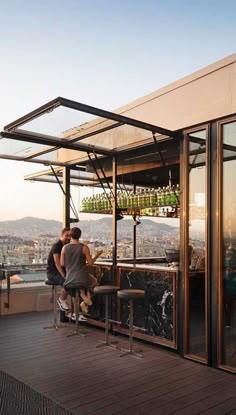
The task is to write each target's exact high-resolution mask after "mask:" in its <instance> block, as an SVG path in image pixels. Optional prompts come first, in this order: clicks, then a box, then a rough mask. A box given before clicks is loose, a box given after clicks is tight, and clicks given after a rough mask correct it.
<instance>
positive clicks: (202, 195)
mask: <svg viewBox="0 0 236 415" xmlns="http://www.w3.org/2000/svg"><path fill="white" fill-rule="evenodd" d="M205 209H206V131H205V130H203V131H198V132H194V133H191V135H189V232H188V236H189V251H188V256H189V272H188V284H187V286H188V293H187V296H188V336H189V337H188V353H189V354H191V355H194V356H196V357H197V358H200V359H204V360H206V357H207V356H206V325H205V313H206V310H205V278H206V276H205V245H206V230H205Z"/></svg>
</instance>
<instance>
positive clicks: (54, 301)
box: [44, 280, 61, 330]
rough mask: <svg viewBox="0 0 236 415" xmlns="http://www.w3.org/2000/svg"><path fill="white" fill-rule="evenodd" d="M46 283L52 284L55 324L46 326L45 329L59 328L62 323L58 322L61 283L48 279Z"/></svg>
mask: <svg viewBox="0 0 236 415" xmlns="http://www.w3.org/2000/svg"><path fill="white" fill-rule="evenodd" d="M45 284H46V285H51V287H52V298H53V325H52V326H47V327H44V329H53V328H55V329H56V330H58V329H59V327H60V325H58V324H57V287H58V286H60V287H61V285H60V284H57V283H55V282H54V281H50V280H46V281H45Z"/></svg>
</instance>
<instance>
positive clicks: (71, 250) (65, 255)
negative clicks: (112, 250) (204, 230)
mask: <svg viewBox="0 0 236 415" xmlns="http://www.w3.org/2000/svg"><path fill="white" fill-rule="evenodd" d="M70 236H71V242H70V243H69V244H67V245H65V246H64V247H63V248H62V251H61V266H62V267H65V270H66V279H65V283H64V287H65V289H66V291H67V292H68V293H69V294H70V295H71V296H72V297H75V289H70V286H73V285H79V286H82V287H84V289H81V290H80V296H81V298H82V299H83V302H82V303H81V304H80V306H81V309H82V311H83V312H84V313H85V314H86V313H87V312H88V307H87V306H89V305H92V300H91V294H90V290H92V289H93V288H94V287H95V286H96V285H97V279H96V278H95V277H93V276H92V275H91V274H89V272H88V268H87V265H86V261H87V263H88V265H93V264H94V262H95V261H96V259H97V258H98V257H99V256H100V255H101V254H102V252H103V251H99V252H97V253H96V255H95V257H94V258H92V257H91V255H90V250H89V248H88V246H87V245H84V244H82V243H81V242H80V241H79V239H80V237H81V230H80V229H79V228H77V227H75V228H72V229H71V232H70ZM85 290H86V291H87V295H86V294H85Z"/></svg>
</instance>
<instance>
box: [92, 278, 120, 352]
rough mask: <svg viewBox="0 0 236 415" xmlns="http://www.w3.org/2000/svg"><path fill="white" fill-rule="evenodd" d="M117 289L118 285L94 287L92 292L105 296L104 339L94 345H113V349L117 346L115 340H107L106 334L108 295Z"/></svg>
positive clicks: (107, 325)
mask: <svg viewBox="0 0 236 415" xmlns="http://www.w3.org/2000/svg"><path fill="white" fill-rule="evenodd" d="M119 289H120V287H117V286H115V285H100V286H98V287H95V288H94V294H96V295H104V296H105V339H104V341H102V340H100V341H99V344H97V346H96V347H100V346H109V347H114V348H115V349H116V348H117V346H115V343H117V342H109V339H108V336H109V316H108V297H109V296H110V295H114V294H117V292H118V291H119Z"/></svg>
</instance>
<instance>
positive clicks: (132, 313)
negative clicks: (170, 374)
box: [120, 298, 143, 358]
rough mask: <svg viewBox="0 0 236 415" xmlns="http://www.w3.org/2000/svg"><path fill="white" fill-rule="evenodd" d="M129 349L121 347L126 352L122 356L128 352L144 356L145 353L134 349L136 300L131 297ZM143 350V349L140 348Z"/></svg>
mask: <svg viewBox="0 0 236 415" xmlns="http://www.w3.org/2000/svg"><path fill="white" fill-rule="evenodd" d="M129 306H130V309H129V349H121V350H122V351H124V352H125V353H122V354H121V355H120V357H123V356H126V355H127V354H131V355H133V356H136V357H140V358H142V357H143V355H142V354H140V353H137V352H135V351H134V350H133V330H134V300H133V299H132V298H131V299H130V300H129ZM140 351H141V350H140Z"/></svg>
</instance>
